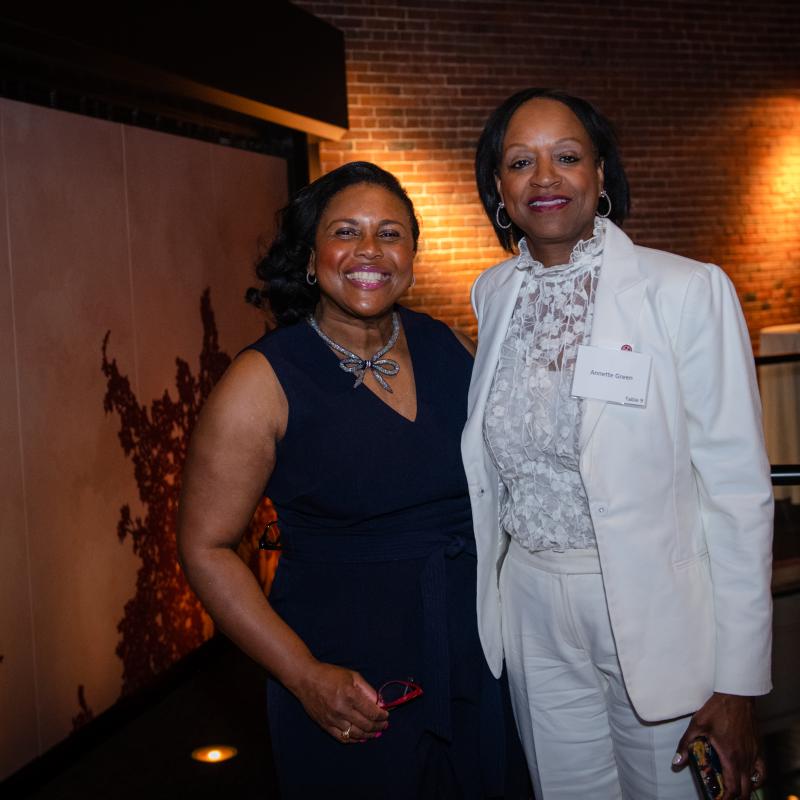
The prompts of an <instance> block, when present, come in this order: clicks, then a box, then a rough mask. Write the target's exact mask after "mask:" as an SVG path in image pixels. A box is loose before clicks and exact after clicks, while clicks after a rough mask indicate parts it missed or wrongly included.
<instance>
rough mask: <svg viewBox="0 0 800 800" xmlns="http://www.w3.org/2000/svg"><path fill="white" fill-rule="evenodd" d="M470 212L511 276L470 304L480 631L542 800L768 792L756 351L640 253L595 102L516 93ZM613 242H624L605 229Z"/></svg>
mask: <svg viewBox="0 0 800 800" xmlns="http://www.w3.org/2000/svg"><path fill="white" fill-rule="evenodd" d="M476 172H477V181H478V188H479V193H480V195H481V200H482V202H483V205H484V208H485V210H486V212H487V215H488V216H489V218H490V220H491V222H492V225H493V226H494V229H495V231H496V233H497V235H498V238H499V240H500V243H501V244H502V245H503V247H504V248H505V249H506V250H507V251H509V252H510V253H516V254H515V255H513V256H512V257H511V258H510V259H508V260H507V261H504V262H503V263H501V264H498V265H496V266H495V267H493V268H491V269H489V270H487V271H486V272H485V273H483V274H482V275H481V276H480V277H479V278H478V280H477V281H476V283H475V286H474V287H473V293H472V301H473V308H474V310H475V313H476V315H477V318H478V325H479V328H478V338H479V345H478V352H477V357H476V361H475V367H474V370H473V376H472V384H471V387H470V395H469V418H468V422H467V425H466V428H465V430H464V434H463V439H462V452H463V457H464V464H465V469H466V474H467V479H468V482H469V486H470V494H471V500H472V510H473V519H474V525H475V533H476V539H477V548H478V618H479V628H480V635H481V640H482V643H483V648H484V652H485V654H486V658H487V660H488V662H489V665H490V667H491V669H492V670H493V672H494V674H495V675H499V674H500V673H501V671H502V667H503V661H504V659H505V663H506V667H507V671H508V676H509V680H510V684H511V688H512V699H513V705H514V711H515V717H516V720H517V725H518V728H519V731H520V735H521V737H522V740H523V744H524V746H525V751H526V756H527V758H528V763H529V767H530V771H531V777H532V780H533V782H534V787H535V789H536V792H537V797H538V798H539V800H552V798H564V799H565V800H566V798H577V797H589V796H591V797H597V798H604V799H605V798H620V797H625V798H635V800H645V799H646V798H659V800H660V799H661V798H675V800H678V799H679V798H680V800H685V798H687V797H691V796H695V789H694V788H693V785H692V778H691V776H690V774H689V770H685V769H683V767H684V766H685V765H686V763H687V758H688V756H687V752H688V748H689V744H690V742H692V741H694V740H695V739H697V738H698V737H701V736H705V737H707V739H708V740H709V741H710V742H711V743H712V744H713V746H714V747H715V748H716V749H717V751H718V752H719V756H720V760H721V762H722V768H723V781H724V786H725V793H724V795H722V796H723V797H724V798H725V800H729V798H736V797H743V798H749V796H750V792H751V790H752V789H753V788H756V787H757V786H758V785H759V784H760V782H761V781H763V778H764V763H763V760H762V758H761V755H760V753H759V745H758V739H757V734H756V730H755V723H754V718H753V696H755V695H760V694H764V693H766V692H768V691H769V690H770V688H771V683H770V647H771V595H770V576H771V543H772V510H773V498H772V490H771V485H770V478H769V464H768V461H767V459H766V456H765V452H764V447H763V440H762V433H761V422H760V407H759V399H758V390H757V386H756V381H755V376H754V369H753V360H752V354H751V350H750V343H749V337H748V332H747V328H746V326H745V323H744V320H743V317H742V313H741V309H740V307H739V304H738V301H737V298H736V293H735V291H734V288H733V286H732V284H731V282H730V280H729V279H728V278H727V277H726V275H725V274H724V273H723V272H722V270H720V269H719V268H718V267H716V266H714V265H712V264H702V263H699V262H696V261H691V260H689V259H686V258H682V257H680V256H676V255H671V254H669V253H664V252H660V251H656V250H650V249H647V248H644V247H639V246H637V245H634V244H633V243H632V242H631V240H630V239H629V238H628V237H627V236H626V235H625V234H624V233H623V232H622V230H621V229H620V228H619V227H618V224H621V222H622V220H623V219H624V217H625V215H626V213H627V210H628V184H627V180H626V178H625V173H624V170H623V168H622V164H621V161H620V158H619V154H618V151H617V147H616V142H615V139H614V136H613V131H612V129H611V126H610V125H609V123H608V122H607V121H606V120H605V119H604V118H603V117H602V116H601V115H600V114H599V113H598V112H597V111H596V109H594V108H593V107H592V106H591V105H590V104H589V103H587V102H586V101H584V100H581V99H579V98H575V97H572V96H570V95H567V94H564V93H561V92H557V91H553V90H544V89H529V90H525V91H522V92H519V93H517V94H515V95H513V96H512V97H510V98H509V99H508V100H506V101H505V102H504V103H503V104H502V105H501V106H499V107H498V109H496V111H495V112H494V113H493V114H492V116H491V117H490V118H489V121H488V122H487V124H486V127H485V129H484V131H483V134H482V136H481V140H480V142H479V145H478V152H477V156H476ZM615 223H617V224H615Z"/></svg>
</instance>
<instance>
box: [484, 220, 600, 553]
mask: <svg viewBox="0 0 800 800" xmlns="http://www.w3.org/2000/svg"><path fill="white" fill-rule="evenodd" d="M604 238H605V223H604V222H603V220H601V219H600V218H597V219H596V221H595V227H594V235H593V236H592V237H591V238H590V239H587V240H585V241H580V242H578V244H577V245H576V246H575V248H574V249H573V251H572V254H571V256H570V261H569V263H568V264H564V265H562V266H553V267H545V266H544V265H543V264H542V263H541V262H539V261H536V260H535V259H534V258H533V256H532V255H531V253H530V251H529V250H528V247H527V244H526V242H525V240H524V239H523V240H522V241H520V244H519V249H520V255H519V259H518V262H517V269H524V270H527V271H528V275H527V277H526V279H525V282H524V283H523V286H522V289H521V290H520V294H519V297H518V298H517V303H516V306H515V307H514V312H513V315H512V318H511V323H510V324H509V328H508V332H507V333H506V338H505V341H504V342H503V346H502V349H501V353H500V360H499V362H498V365H497V371H496V372H495V376H494V380H493V382H492V388H491V391H490V393H489V400H488V403H487V406H486V415H485V417H484V427H483V434H484V439H485V441H486V445H487V447H488V448H489V452H490V453H491V456H492V458H493V459H494V462H495V465H496V466H497V469H498V471H499V473H500V478H501V482H502V485H503V488H504V490H505V491H504V492H503V493H502V500H501V504H500V524H501V526H502V527H503V528H504V529H505V530H506V531H507V532H508V533H509V534H510V535H511V536H513V537H514V538H515V539H516V540H517V541H518V542H519V543H520V544H522V545H523V546H524V547H526V548H527V549H528V550H531V551H536V550H559V551H560V550H570V549H576V548H594V547H596V546H597V545H596V542H595V536H594V529H593V527H592V520H591V517H590V515H589V504H588V500H587V498H586V491H585V490H584V487H583V481H582V480H581V476H580V473H579V472H578V459H579V452H578V432H579V428H580V418H581V401H580V400H578V399H577V398H575V397H572V396H571V395H570V389H571V386H572V376H573V372H574V368H575V357H576V355H577V352H578V345H580V344H582V343H583V342H584V341H586V342H587V343H588V341H589V335H590V333H591V327H592V317H593V314H594V296H595V291H596V289H597V281H598V278H599V276H600V263H601V260H602V252H603V241H604Z"/></svg>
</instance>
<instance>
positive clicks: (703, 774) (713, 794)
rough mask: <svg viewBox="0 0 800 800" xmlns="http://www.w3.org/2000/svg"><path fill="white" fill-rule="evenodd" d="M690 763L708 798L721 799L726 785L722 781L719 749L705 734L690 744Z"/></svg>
mask: <svg viewBox="0 0 800 800" xmlns="http://www.w3.org/2000/svg"><path fill="white" fill-rule="evenodd" d="M689 764H690V766H691V768H692V772H694V774H695V777H696V778H697V782H698V783H699V784H700V788H701V790H702V792H703V797H705V798H706V800H719V798H720V797H722V793H723V792H724V791H725V787H724V785H723V783H722V764H721V763H720V760H719V756H718V755H717V751H716V750H715V749H714V746H713V745H712V744H711V742H709V741H708V739H706V737H705V736H700V737H699V738H697V739H695V740H694V741H693V742H692V743H691V744H690V745H689Z"/></svg>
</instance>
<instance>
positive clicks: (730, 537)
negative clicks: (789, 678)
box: [675, 265, 774, 695]
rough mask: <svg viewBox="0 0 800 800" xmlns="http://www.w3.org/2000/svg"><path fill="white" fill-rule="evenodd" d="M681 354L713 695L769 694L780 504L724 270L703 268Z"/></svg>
mask: <svg viewBox="0 0 800 800" xmlns="http://www.w3.org/2000/svg"><path fill="white" fill-rule="evenodd" d="M675 352H676V359H677V361H678V374H679V380H680V385H681V392H682V395H683V399H684V403H685V408H686V414H687V425H688V432H689V443H690V449H691V458H692V465H693V467H694V469H695V471H696V476H697V485H698V491H699V501H700V508H701V515H702V519H703V524H704V528H705V534H706V540H707V543H708V551H709V558H710V564H711V580H712V584H713V597H714V614H715V621H716V639H717V641H716V652H717V662H716V677H715V685H714V689H715V691H719V692H728V693H731V694H739V695H759V694H765V693H766V692H768V691H769V690H770V688H771V681H770V659H771V643H772V595H771V591H770V580H771V574H772V518H773V510H774V502H773V494H772V486H771V481H770V471H769V462H768V460H767V457H766V453H765V449H764V441H763V432H762V426H761V405H760V400H759V395H758V386H757V383H756V378H755V369H754V365H753V358H752V351H751V348H750V339H749V336H748V332H747V327H746V325H745V321H744V318H743V316H742V312H741V308H740V306H739V302H738V299H737V297H736V292H735V290H734V288H733V285H732V284H731V282H730V280H729V279H728V277H727V276H726V275H725V273H724V272H723V271H722V270H721V269H719V268H718V267H715V266H713V265H705V267H704V268H703V269H698V271H697V272H695V274H694V275H693V276H692V278H691V279H690V281H689V284H688V288H687V291H686V296H685V302H684V307H683V311H682V314H681V321H680V328H679V331H678V334H677V341H676V346H675Z"/></svg>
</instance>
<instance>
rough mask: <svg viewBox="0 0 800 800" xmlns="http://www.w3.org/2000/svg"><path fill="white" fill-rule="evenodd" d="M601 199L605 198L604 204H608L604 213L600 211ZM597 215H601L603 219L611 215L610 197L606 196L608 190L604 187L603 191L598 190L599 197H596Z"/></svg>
mask: <svg viewBox="0 0 800 800" xmlns="http://www.w3.org/2000/svg"><path fill="white" fill-rule="evenodd" d="M601 200H605V201H606V204H607V205H608V208H606V211H605V214H604V213H603V212H602V211H600V201H601ZM597 216H598V217H602V218H603V219H606V218H607V217H609V216H611V198H610V197H609V196H608V192H607V191H606V190H605V189H603V191H602V192H600V197H599V198H598V199H597Z"/></svg>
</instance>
